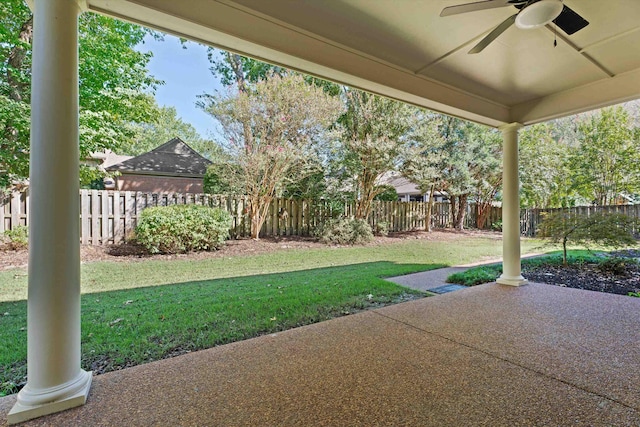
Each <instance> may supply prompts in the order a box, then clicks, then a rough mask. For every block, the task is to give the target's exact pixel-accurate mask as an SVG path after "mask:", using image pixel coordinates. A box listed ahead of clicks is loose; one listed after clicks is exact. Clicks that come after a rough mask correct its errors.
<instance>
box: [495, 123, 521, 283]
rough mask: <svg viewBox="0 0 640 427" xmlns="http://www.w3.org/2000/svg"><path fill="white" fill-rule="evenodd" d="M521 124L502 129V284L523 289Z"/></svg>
mask: <svg viewBox="0 0 640 427" xmlns="http://www.w3.org/2000/svg"><path fill="white" fill-rule="evenodd" d="M521 127H522V125H521V124H519V123H510V124H508V125H504V126H501V127H500V131H501V132H502V147H503V148H502V275H501V276H500V277H499V278H498V280H496V281H497V282H498V283H500V284H503V285H510V286H520V285H523V284H525V283H526V282H527V280H526V279H525V278H524V277H522V275H521V274H520V196H519V194H518V190H519V186H520V179H519V177H518V129H520V128H521Z"/></svg>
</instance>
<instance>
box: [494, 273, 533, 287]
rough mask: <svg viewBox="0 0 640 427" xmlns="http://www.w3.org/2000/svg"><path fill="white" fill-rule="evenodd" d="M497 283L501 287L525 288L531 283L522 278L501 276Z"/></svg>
mask: <svg viewBox="0 0 640 427" xmlns="http://www.w3.org/2000/svg"><path fill="white" fill-rule="evenodd" d="M496 283H498V284H500V285H507V286H523V285H526V284H527V283H529V281H528V280H527V279H525V278H524V277H522V276H519V277H507V276H504V275H502V276H500V277H498V280H496Z"/></svg>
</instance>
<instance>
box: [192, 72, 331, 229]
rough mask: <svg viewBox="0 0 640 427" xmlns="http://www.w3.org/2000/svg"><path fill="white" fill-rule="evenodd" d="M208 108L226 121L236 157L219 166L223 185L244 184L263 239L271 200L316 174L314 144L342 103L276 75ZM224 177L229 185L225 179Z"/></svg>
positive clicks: (253, 223)
mask: <svg viewBox="0 0 640 427" xmlns="http://www.w3.org/2000/svg"><path fill="white" fill-rule="evenodd" d="M201 105H202V108H203V109H204V110H205V111H206V112H208V113H209V114H211V115H212V116H213V117H215V118H216V119H217V120H218V121H219V122H220V124H221V126H222V129H223V132H224V136H225V145H224V147H225V150H226V152H227V154H229V157H230V161H229V162H225V163H222V164H217V165H216V166H215V167H216V168H222V169H218V170H220V172H218V173H217V177H218V180H217V182H216V185H217V186H219V187H220V188H228V189H232V188H243V189H244V194H245V195H246V196H247V197H248V199H249V213H250V217H251V237H252V238H254V239H257V238H259V233H260V229H261V227H262V224H263V222H264V220H265V219H266V214H267V212H268V209H269V204H270V203H271V200H273V198H274V197H276V195H277V194H278V193H279V192H282V191H283V190H284V188H285V187H286V185H287V184H289V183H292V182H298V181H299V180H301V179H303V178H304V177H307V176H309V175H311V174H313V172H315V166H316V165H317V161H316V159H317V157H316V151H315V150H314V145H315V144H317V143H319V142H322V141H323V140H324V139H326V138H327V133H326V132H327V129H328V128H329V126H330V125H331V124H332V123H333V122H334V121H335V119H336V118H337V117H338V115H339V113H340V110H341V106H340V102H339V101H338V100H337V99H336V98H333V97H330V96H328V95H327V94H325V93H324V92H323V91H322V89H320V88H317V87H315V86H312V85H308V84H307V83H305V82H304V80H303V78H302V77H301V76H299V75H295V74H292V75H285V76H282V77H281V76H279V75H277V74H273V75H271V76H269V77H268V78H266V79H264V80H260V81H258V82H257V83H255V84H253V85H251V86H250V87H248V86H247V87H245V88H244V90H240V89H236V90H232V91H230V92H229V93H228V94H227V95H225V96H222V95H217V96H215V95H214V96H211V97H209V98H208V102H206V103H202V104H201ZM222 178H224V180H226V181H227V183H226V184H223V183H220V180H221V179H222Z"/></svg>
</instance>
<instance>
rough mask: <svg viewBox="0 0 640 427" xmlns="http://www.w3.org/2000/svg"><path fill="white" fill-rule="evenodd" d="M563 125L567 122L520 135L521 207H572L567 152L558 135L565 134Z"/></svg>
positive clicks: (528, 129) (532, 128)
mask: <svg viewBox="0 0 640 427" xmlns="http://www.w3.org/2000/svg"><path fill="white" fill-rule="evenodd" d="M564 126H566V122H565V123H562V124H556V123H541V124H536V125H532V126H528V127H526V128H524V129H523V130H522V131H521V132H520V151H519V154H520V203H521V206H523V207H525V208H557V207H568V206H573V205H574V204H575V196H574V195H573V194H572V191H571V182H570V170H569V163H568V161H569V153H570V150H569V149H568V146H567V143H566V142H564V141H563V140H562V139H560V138H562V136H560V135H562V134H565V135H567V134H568V132H566V130H563V127H564ZM559 131H560V132H559ZM559 133H560V135H558V134H559Z"/></svg>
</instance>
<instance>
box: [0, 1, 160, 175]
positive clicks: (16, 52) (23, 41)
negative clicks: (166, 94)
mask: <svg viewBox="0 0 640 427" xmlns="http://www.w3.org/2000/svg"><path fill="white" fill-rule="evenodd" d="M0 12H1V13H0V28H1V30H0V138H1V139H0V187H6V186H7V185H9V184H10V183H11V181H13V180H16V179H23V178H26V177H27V176H28V162H29V126H30V119H29V117H30V101H31V71H30V70H31V42H32V38H33V37H32V27H33V17H32V14H31V11H30V10H29V8H28V7H27V6H26V5H25V3H24V1H23V0H6V1H3V2H2V4H1V5H0ZM149 32H150V31H149V30H145V29H143V28H142V27H139V26H137V25H134V24H129V23H125V22H121V21H118V20H116V19H113V18H108V17H105V16H101V15H96V14H93V13H84V14H82V15H81V16H80V18H79V51H80V54H79V59H80V61H79V83H80V87H79V89H80V90H79V96H80V123H79V125H80V128H79V130H80V156H81V158H86V157H87V156H88V155H89V153H90V152H92V151H99V150H101V149H104V148H110V149H114V148H118V147H121V146H126V145H127V144H129V143H131V142H132V138H133V135H134V133H133V131H132V129H131V127H130V124H131V123H133V122H145V121H148V120H152V119H153V118H154V117H155V116H156V114H157V111H156V109H155V102H154V100H153V97H152V96H151V94H152V92H153V90H154V89H155V87H156V85H158V84H160V83H161V82H160V81H158V80H156V79H154V78H153V77H152V76H150V75H149V74H148V71H147V69H146V65H147V63H148V61H149V59H150V58H151V54H149V53H141V52H138V51H136V50H135V49H134V47H135V46H136V45H137V44H139V43H141V42H142V40H143V38H144V36H145V35H146V34H148V33H149Z"/></svg>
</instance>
